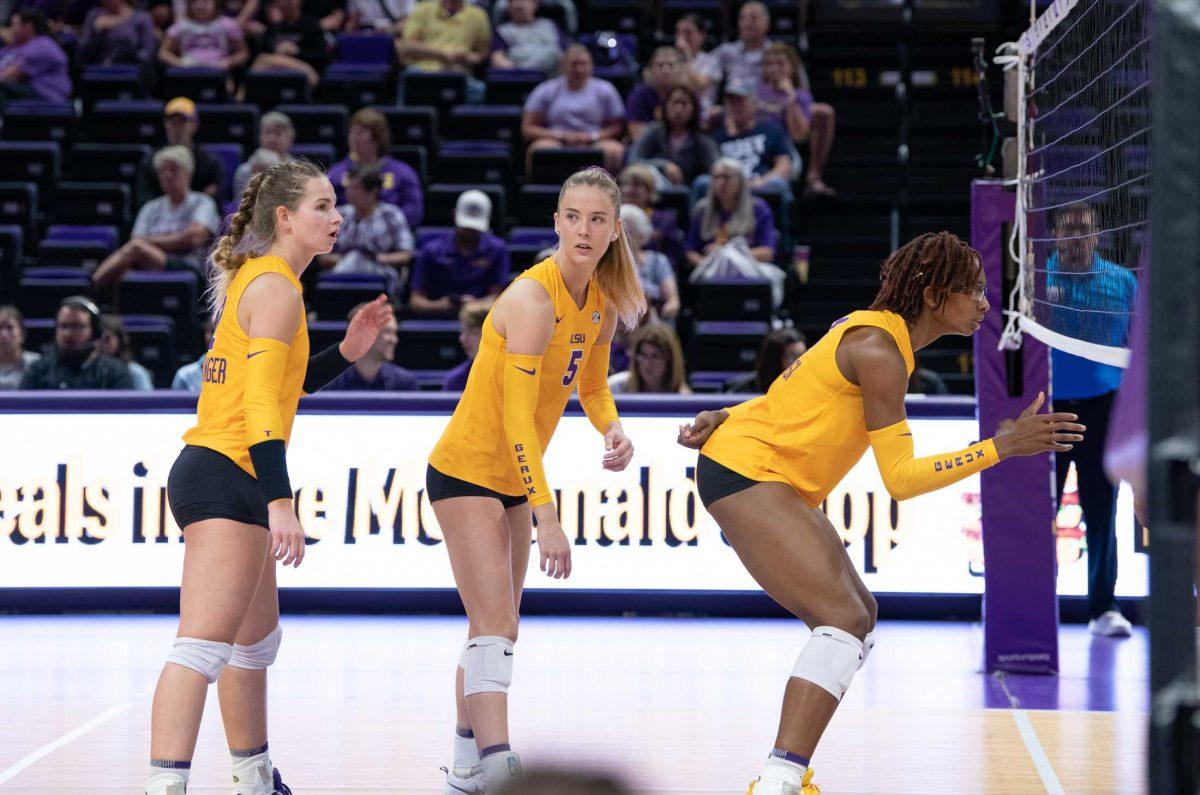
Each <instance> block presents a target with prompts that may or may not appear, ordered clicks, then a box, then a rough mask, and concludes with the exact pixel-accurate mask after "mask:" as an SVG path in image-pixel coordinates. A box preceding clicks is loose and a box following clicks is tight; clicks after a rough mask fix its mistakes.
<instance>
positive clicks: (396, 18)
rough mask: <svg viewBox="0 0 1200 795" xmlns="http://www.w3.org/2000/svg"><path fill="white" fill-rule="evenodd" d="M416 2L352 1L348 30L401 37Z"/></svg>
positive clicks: (394, 0)
mask: <svg viewBox="0 0 1200 795" xmlns="http://www.w3.org/2000/svg"><path fill="white" fill-rule="evenodd" d="M415 6H416V0H350V9H349V11H350V19H349V21H347V23H346V29H347V30H361V31H364V32H366V31H376V32H378V33H390V34H391V35H393V36H399V35H400V34H401V33H403V32H404V20H406V19H408V15H409V14H411V13H412V10H413V8H414V7H415Z"/></svg>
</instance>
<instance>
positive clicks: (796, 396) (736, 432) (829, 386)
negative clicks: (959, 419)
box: [701, 311, 914, 507]
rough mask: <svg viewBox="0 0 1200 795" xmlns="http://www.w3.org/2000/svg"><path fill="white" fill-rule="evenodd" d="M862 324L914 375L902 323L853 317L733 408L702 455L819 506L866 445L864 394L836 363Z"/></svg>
mask: <svg viewBox="0 0 1200 795" xmlns="http://www.w3.org/2000/svg"><path fill="white" fill-rule="evenodd" d="M863 326H874V327H877V328H882V329H884V330H885V331H887V332H888V333H889V334H891V335H892V337H893V338H894V339H895V340H896V346H897V347H898V348H899V349H900V354H901V355H902V356H903V357H904V363H905V368H906V370H907V372H908V373H909V374H910V375H911V374H912V371H913V366H914V363H913V353H912V342H911V340H910V339H909V336H908V326H907V324H906V323H905V321H904V318H902V317H900V316H899V315H897V314H895V313H893V312H871V311H863V312H854V313H852V314H850V315H847V316H846V317H844V318H842V319H841V320H838V321H837V322H836V323H834V324H833V326H832V327H831V328H830V329H829V331H828V332H826V334H825V336H824V337H822V338H821V340H820V342H818V343H817V344H816V345H814V346H812V347H811V348H809V349H808V351H807V352H806V353H805V354H804V355H803V356H801V357H800V358H799V359H797V360H796V361H795V362H793V363H792V365H791V366H790V367H788V369H786V370H784V371H783V373H782V374H781V375H780V376H779V378H777V379H775V382H774V383H773V384H771V388H770V389H768V390H767V394H765V395H763V396H761V397H757V398H754V399H752V400H748V401H746V402H745V403H742V404H739V405H737V406H734V407H733V408H732V409H730V410H729V418H728V419H727V420H725V422H724V423H722V424H721V426H720V427H719V428H717V430H716V431H714V432H713V435H712V436H711V437H709V440H708V441H707V442H705V444H704V447H703V448H702V449H701V452H703V453H704V455H706V456H708V457H709V458H711V459H712V460H714V461H716V462H717V463H719V464H721V465H722V466H725V467H727V468H729V469H732V470H733V471H734V472H737V473H738V474H739V475H743V476H744V477H747V478H750V479H752V480H769V481H776V482H780V483H788V484H791V486H792V487H793V488H795V489H796V491H797V492H799V493H800V496H802V497H803V498H804V499H805V501H806V502H808V504H809V505H812V506H813V507H816V506H819V505H820V504H821V503H822V502H823V501H824V500H825V498H826V497H827V496H828V495H829V492H830V491H832V490H833V487H834V486H836V485H837V484H838V482H839V481H841V479H842V478H843V477H845V475H846V473H847V472H849V471H850V469H851V468H852V467H853V466H854V465H855V464H856V463H857V462H858V459H860V458H862V455H863V453H865V452H866V450H867V447H868V446H870V440H869V439H868V437H867V424H866V420H865V419H864V417H863V401H862V389H861V388H859V387H858V386H857V385H855V384H852V383H850V382H849V381H847V380H846V377H845V376H844V375H842V371H841V370H840V369H839V368H838V366H837V361H836V359H835V354H836V353H837V348H838V345H839V344H840V343H841V341H842V337H843V336H844V335H845V334H846V332H847V331H850V330H851V329H855V328H861V327H863Z"/></svg>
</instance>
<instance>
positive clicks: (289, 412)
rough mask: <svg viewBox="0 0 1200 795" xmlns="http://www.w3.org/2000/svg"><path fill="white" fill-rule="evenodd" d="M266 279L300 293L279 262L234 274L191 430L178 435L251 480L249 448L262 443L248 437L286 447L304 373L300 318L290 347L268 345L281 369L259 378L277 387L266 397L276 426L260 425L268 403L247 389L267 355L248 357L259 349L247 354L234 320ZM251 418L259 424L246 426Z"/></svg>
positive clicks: (258, 262)
mask: <svg viewBox="0 0 1200 795" xmlns="http://www.w3.org/2000/svg"><path fill="white" fill-rule="evenodd" d="M266 273H276V274H279V275H280V276H283V277H284V278H285V279H287V280H288V281H290V282H291V283H292V286H293V287H294V288H295V289H296V291H297V292H301V287H300V281H299V280H298V279H297V278H296V274H295V273H294V272H293V271H292V269H291V267H289V266H288V264H287V263H286V262H285V261H284V260H283V259H281V258H279V257H274V256H265V257H254V258H252V259H249V260H246V262H245V263H243V265H242V267H240V268H238V271H237V273H236V274H234V276H233V279H232V280H231V281H230V284H229V287H228V289H227V290H226V292H225V302H224V304H223V305H222V306H221V309H220V312H219V313H218V314H217V320H216V330H215V332H214V334H213V344H212V347H211V348H209V351H208V353H207V354H206V355H205V359H204V373H203V378H202V382H201V385H200V403H199V405H198V406H197V408H196V425H195V426H194V427H193V428H191V429H190V430H189V431H188V432H187V433H185V434H184V435H183V441H184V442H186V443H187V444H191V445H196V446H198V447H207V448H208V449H210V450H215V451H216V452H218V453H220V454H222V455H224V456H226V457H227V458H229V459H230V460H232V461H233V462H234V463H235V464H237V465H238V466H239V467H241V468H242V469H243V470H245V471H246V472H247V473H249V474H250V475H254V474H255V473H254V464H253V463H252V462H251V460H250V445H251V444H253V443H256V442H261V441H266V438H265V436H256V437H255V438H254V439H251V436H252V435H254V434H263V433H264V432H265V431H266V430H270V431H271V438H276V434H278V438H280V439H281V440H282V441H283V442H284V443H285V444H286V443H287V441H288V439H289V438H290V436H291V432H292V423H293V421H294V420H295V417H296V406H297V404H298V403H299V402H300V393H301V390H302V387H303V385H304V375H305V372H306V371H307V369H308V324H307V323H306V322H305V319H304V316H303V314H301V316H300V324H299V327H298V328H297V329H296V334H295V336H294V337H292V340H291V342H290V343H283V342H279V341H277V340H276V341H273V342H275V344H277V345H280V346H283V347H284V349H285V351H286V352H285V355H284V359H283V369H282V370H281V371H278V373H277V375H271V376H263V377H264V378H266V379H267V380H270V379H271V378H276V377H277V378H278V380H277V381H273V382H272V383H275V384H277V387H276V389H277V390H278V392H277V395H273V396H271V397H270V400H273V401H274V402H275V406H276V408H275V410H276V411H278V421H277V423H276V421H274V420H273V419H272V420H269V421H264V420H263V419H262V418H261V417H262V414H261V412H262V411H264V410H265V409H264V403H263V401H264V400H266V399H267V398H266V397H265V396H264V395H263V394H262V393H261V392H259V391H258V389H257V388H256V387H253V386H252V383H253V382H254V380H255V378H256V376H255V375H252V373H251V370H252V369H253V370H256V371H257V369H258V366H259V365H263V364H267V362H260V361H258V360H259V359H263V358H265V357H267V356H268V355H267V354H261V355H257V356H251V355H250V354H252V353H253V351H255V350H258V348H253V349H252V348H251V339H250V335H249V334H248V333H247V332H246V330H245V329H243V328H242V327H241V324H240V323H238V319H237V317H238V307H239V306H240V304H241V300H242V294H243V293H244V292H245V291H246V288H247V287H249V286H250V283H251V282H253V281H254V280H255V279H257V278H258V277H259V276H262V275H263V274H266ZM254 342H256V343H257V342H261V340H254ZM272 366H273V367H277V366H278V363H277V362H274V363H272ZM268 388H269V387H268ZM256 412H259V413H258V414H256ZM251 417H258V419H255V420H254V421H253V422H248V419H250V418H251ZM264 422H265V424H264Z"/></svg>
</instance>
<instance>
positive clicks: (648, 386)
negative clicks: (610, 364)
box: [608, 323, 692, 395]
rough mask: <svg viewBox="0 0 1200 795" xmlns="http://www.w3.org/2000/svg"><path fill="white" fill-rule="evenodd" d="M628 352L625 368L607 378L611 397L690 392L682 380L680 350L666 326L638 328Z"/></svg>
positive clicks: (685, 393) (684, 379) (653, 324)
mask: <svg viewBox="0 0 1200 795" xmlns="http://www.w3.org/2000/svg"><path fill="white" fill-rule="evenodd" d="M629 349H630V350H632V351H633V358H632V359H631V360H630V362H629V369H628V370H626V371H625V372H623V373H617V374H616V375H612V376H609V379H608V387H609V389H611V390H612V392H613V394H614V395H633V394H650V393H664V394H675V395H690V394H691V393H692V390H691V389H690V388H689V387H688V385H687V379H686V378H685V377H684V372H683V349H682V348H681V347H680V346H679V337H677V336H675V331H674V330H673V329H672V328H671V327H670V326H667V325H664V324H662V323H651V324H649V325H646V326H642V327H641V328H640V329H638V330H637V331H636V332H634V333H633V335H632V336H631V337H630V339H629Z"/></svg>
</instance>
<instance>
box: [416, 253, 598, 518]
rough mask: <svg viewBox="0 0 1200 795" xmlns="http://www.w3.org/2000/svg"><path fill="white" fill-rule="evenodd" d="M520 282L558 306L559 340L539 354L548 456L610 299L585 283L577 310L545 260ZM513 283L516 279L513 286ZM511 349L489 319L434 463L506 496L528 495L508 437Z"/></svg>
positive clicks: (540, 427) (541, 426) (539, 416)
mask: <svg viewBox="0 0 1200 795" xmlns="http://www.w3.org/2000/svg"><path fill="white" fill-rule="evenodd" d="M517 279H532V280H534V281H536V282H537V283H538V284H540V285H542V286H543V287H545V288H546V292H548V293H549V294H550V298H551V300H553V301H554V318H555V325H554V334H553V336H551V337H550V343H549V344H548V345H547V346H546V351H545V353H543V354H542V364H541V372H540V373H538V374H537V379H538V404H537V411H536V413H535V414H534V426H535V427H536V428H537V436H538V443H539V446H540V447H541V449H542V453H543V455H544V454H545V452H546V446H547V445H548V444H549V443H550V437H552V436H553V435H554V429H555V428H556V427H558V421H559V419H561V418H562V413H563V410H564V409H565V408H566V406H567V400H568V399H569V398H570V397H571V393H572V392H573V391H574V390H575V388H576V382H577V380H578V375H579V371H580V370H582V369H583V368H584V366H585V365H586V363H587V361H588V357H589V356H590V355H591V352H592V348H593V347H594V346H595V344H596V340H597V339H598V338H599V336H600V329H601V328H602V327H603V325H604V312H605V301H604V296H603V294H602V293H601V292H600V288H599V286H597V284H596V280H595V279H592V280H591V281H590V282H589V283H588V289H587V299H586V300H585V301H584V304H583V306H582V307H578V306H576V305H575V302H574V300H572V298H571V293H570V292H569V291H568V290H567V285H566V282H564V281H563V277H562V273H560V272H559V270H558V265H557V264H556V263H555V262H554V259H553V258H552V257H551V258H547V259H544V260H542V261H541V262H539V263H538V264H537V265H534V266H533V267H532V268H530V269H529V270H527V271H525V272H524V273H522V274H521V275H520V276H518V277H517ZM515 283H516V282H515V281H514V284H515ZM506 353H507V346H506V343H505V340H504V338H503V337H501V336H500V332H498V331H496V327H495V326H494V325H492V314H491V312H489V313H488V315H487V317H486V318H484V321H483V337H482V340H481V341H480V343H479V353H478V354H476V356H475V362H474V364H472V365H471V373H470V375H468V376H467V387H466V389H464V390H463V394H462V399H460V400H459V401H458V406H457V407H456V408H455V409H454V416H453V417H451V418H450V424H449V426H447V428H446V431H445V432H444V433H443V434H442V438H441V439H440V440H439V441H438V443H437V446H436V447H434V448H433V453H432V454H431V455H430V456H429V463H430V465H431V466H432V467H433V468H434V469H436V470H437V471H439V472H441V473H442V474H443V475H449V476H450V477H453V478H458V479H459V480H465V481H467V482H468V483H474V484H475V485H477V486H483V487H484V488H488V489H491V490H492V491H497V492H500V493H501V494H507V495H513V496H517V495H524V494H525V486H524V484H523V483H522V481H521V478H520V476H519V475H518V474H517V471H516V469H515V468H514V464H513V458H512V455H511V453H510V451H509V448H508V439H507V434H506V433H505V431H504V357H505V355H506Z"/></svg>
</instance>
